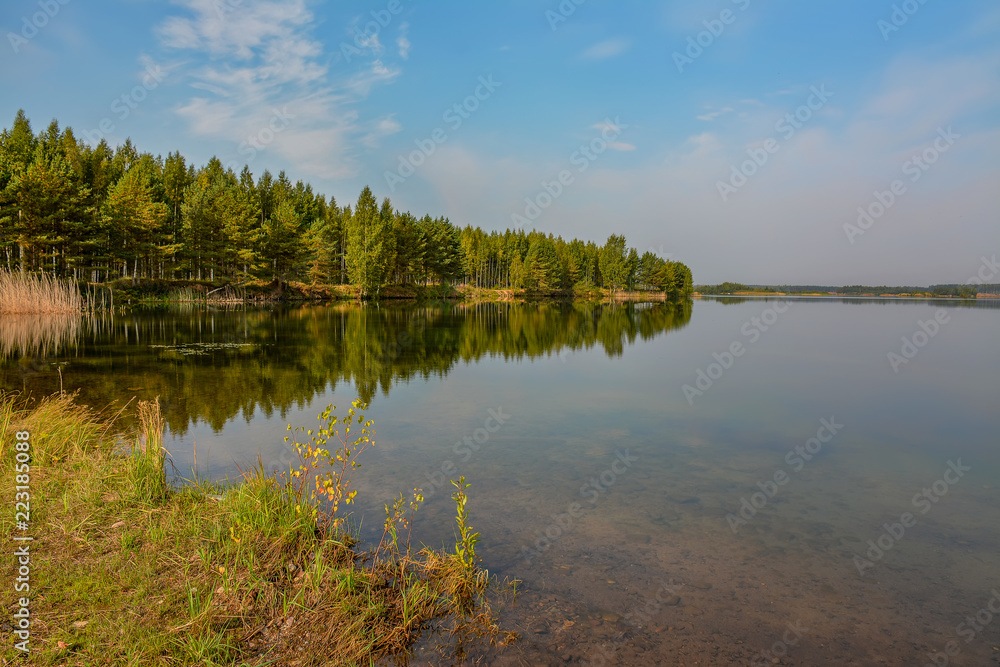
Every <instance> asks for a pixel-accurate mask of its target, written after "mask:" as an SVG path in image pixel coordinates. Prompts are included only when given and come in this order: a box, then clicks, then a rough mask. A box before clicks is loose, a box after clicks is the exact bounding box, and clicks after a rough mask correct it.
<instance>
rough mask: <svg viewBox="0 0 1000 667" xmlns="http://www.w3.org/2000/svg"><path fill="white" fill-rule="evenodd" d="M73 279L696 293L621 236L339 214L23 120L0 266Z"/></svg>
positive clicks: (361, 203) (275, 188)
mask: <svg viewBox="0 0 1000 667" xmlns="http://www.w3.org/2000/svg"><path fill="white" fill-rule="evenodd" d="M4 265H5V266H6V268H8V269H10V270H25V271H29V272H40V271H44V272H48V273H51V274H53V275H55V276H58V277H72V278H74V279H76V280H79V281H89V282H95V283H98V282H109V281H113V280H120V279H131V280H137V279H159V280H164V279H167V280H169V279H181V280H199V281H230V282H249V281H258V280H263V281H271V280H275V279H278V280H281V281H284V282H288V281H301V282H311V283H322V284H349V285H355V286H358V287H359V288H360V292H361V294H363V295H369V296H377V295H378V294H379V291H380V290H381V289H382V288H383V287H385V286H387V285H395V284H414V283H422V284H428V283H448V284H452V283H456V282H464V283H466V284H469V285H474V286H477V287H488V288H506V289H516V288H524V289H531V290H546V291H551V290H568V289H572V288H574V287H578V286H585V287H598V288H602V287H603V288H609V289H612V290H619V289H629V290H632V289H646V290H657V291H664V292H666V293H667V295H668V296H671V297H675V296H686V295H689V294H690V293H691V291H692V289H693V288H692V285H693V283H692V278H691V271H690V269H689V268H688V267H687V266H685V265H684V264H683V263H681V262H673V261H668V260H665V259H663V258H661V257H659V256H657V255H655V254H653V253H651V252H646V253H644V254H643V255H641V256H640V255H639V254H638V253H637V252H636V250H635V249H634V248H629V247H627V245H626V241H625V237H624V236H620V235H611V236H610V237H609V238H608V239H607V241H606V242H605V243H604V244H603V245H597V244H596V243H594V242H593V241H581V240H579V239H573V240H571V241H565V240H563V239H562V238H560V237H558V236H553V235H552V234H548V235H546V234H543V233H541V232H538V231H529V232H525V231H524V230H523V229H517V230H511V229H507V230H505V231H504V232H497V231H490V232H485V231H483V230H482V229H480V228H478V227H475V228H473V227H471V226H466V227H464V228H463V227H458V226H456V225H455V224H453V223H452V222H451V221H450V220H448V219H447V218H445V217H436V218H432V217H431V216H430V215H424V216H423V217H420V218H418V217H416V216H415V215H413V214H411V213H409V212H402V211H398V210H396V209H394V208H393V206H392V204H391V202H390V201H389V199H388V198H385V199H383V200H382V202H381V204H379V202H378V200H377V199H376V197H375V195H374V194H373V193H372V192H371V190H370V189H369V188H368V187H367V186H366V187H365V188H364V190H362V192H361V194H360V196H359V197H358V199H357V202H355V203H354V205H353V207H352V206H351V205H349V204H348V205H344V206H341V205H339V204H338V203H337V201H336V200H335V199H334V197H333V196H330V197H329V198H327V197H325V196H324V195H321V194H317V193H314V192H313V189H312V186H311V185H309V184H305V183H303V182H302V181H298V182H296V183H295V184H294V185H293V184H292V183H291V182H290V181H289V179H288V178H287V177H286V175H285V173H284V172H281V173H279V174H278V176H277V177H276V178H275V177H274V176H272V175H271V173H270V172H268V171H264V172H263V173H262V174H260V176H259V177H257V178H256V179H255V178H254V176H253V174H252V173H251V172H250V169H249V167H247V166H244V167H243V170H242V171H241V172H240V173H238V174H237V173H235V172H234V171H233V170H232V169H225V168H223V166H222V163H221V162H220V161H219V160H218V159H217V158H215V157H213V158H212V159H211V160H209V162H208V164H206V165H205V166H203V167H201V168H200V169H196V168H195V167H194V165H191V164H188V162H187V161H186V160H185V158H184V157H183V156H182V155H181V154H180V153H179V152H173V153H170V154H169V155H167V157H166V158H163V157H162V156H159V155H157V156H155V157H154V156H153V155H152V154H150V153H140V152H139V151H138V150H137V149H136V148H135V147H134V146H133V145H132V142H131V140H126V141H125V143H124V144H123V145H121V146H118V147H116V148H114V149H112V148H111V147H109V146H108V145H107V143H106V142H105V141H103V140H102V141H101V142H100V143H99V144H97V145H96V146H90V145H88V144H87V143H85V142H83V141H82V140H78V139H76V138H75V137H74V135H73V131H72V129H70V128H68V127H67V128H65V129H62V130H61V129H60V127H59V124H58V122H57V121H55V120H53V121H52V122H51V124H50V125H49V126H48V128H47V129H46V130H45V131H44V132H40V133H39V134H37V135H35V134H34V133H33V132H32V129H31V124H30V122H29V120H28V119H27V117H26V116H25V114H24V112H23V111H19V112H18V114H17V117H16V118H15V119H14V123H13V126H12V127H11V128H10V129H9V130H8V129H5V130H4V131H3V133H2V134H0V266H4Z"/></svg>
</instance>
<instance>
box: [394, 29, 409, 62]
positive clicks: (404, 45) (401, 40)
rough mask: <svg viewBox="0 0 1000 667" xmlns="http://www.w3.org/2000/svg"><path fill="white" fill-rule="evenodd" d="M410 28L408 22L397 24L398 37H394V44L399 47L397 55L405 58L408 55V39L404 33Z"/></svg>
mask: <svg viewBox="0 0 1000 667" xmlns="http://www.w3.org/2000/svg"><path fill="white" fill-rule="evenodd" d="M409 28H410V24H409V23H405V22H404V23H403V24H402V25H400V26H399V37H398V38H397V39H396V46H398V47H399V57H400V58H402V59H403V60H406V59H407V58H409V57H410V40H409V39H408V38H407V37H406V33H407V31H408V30H409Z"/></svg>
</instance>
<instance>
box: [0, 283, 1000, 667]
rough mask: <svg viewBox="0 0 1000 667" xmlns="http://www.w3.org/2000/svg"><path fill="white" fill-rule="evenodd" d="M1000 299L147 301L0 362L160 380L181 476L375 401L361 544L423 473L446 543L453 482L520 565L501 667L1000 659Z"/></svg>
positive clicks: (112, 380) (488, 551) (240, 457)
mask: <svg viewBox="0 0 1000 667" xmlns="http://www.w3.org/2000/svg"><path fill="white" fill-rule="evenodd" d="M786 304H791V305H786ZM997 305H998V304H994V303H982V302H980V303H974V302H973V303H970V302H957V301H926V302H924V301H900V300H887V299H868V300H865V299H851V300H839V299H792V300H789V301H785V300H774V299H726V300H721V299H720V300H709V299H705V300H699V301H696V302H694V303H693V305H692V304H687V305H685V306H669V305H660V304H658V305H644V306H594V305H584V304H576V305H569V304H542V305H538V304H535V305H532V304H524V305H508V304H502V305H482V306H427V307H414V306H374V305H369V306H366V307H355V306H329V307H306V308H295V309H289V310H235V311H186V312H177V311H157V312H148V313H138V314H133V315H129V316H124V317H121V316H119V317H116V318H114V319H108V320H104V321H92V322H85V323H84V324H83V325H81V326H78V327H77V329H74V331H73V332H72V334H71V335H68V336H62V337H61V338H58V337H57V338H53V339H52V340H49V341H48V342H47V343H46V344H45V345H44V346H43V347H37V346H36V347H34V348H32V347H30V345H29V344H28V343H25V342H23V341H31V340H36V339H38V338H39V337H44V336H42V335H40V334H36V335H35V336H34V338H32V336H31V335H27V334H25V333H24V332H18V334H17V335H18V337H17V338H16V339H13V338H12V340H14V341H15V342H10V343H8V342H7V341H6V340H4V341H0V342H4V343H5V345H6V347H4V348H3V349H4V354H5V359H4V361H3V362H2V364H0V373H2V383H3V384H2V386H3V387H4V388H8V389H11V388H16V389H21V388H27V389H30V390H31V391H32V392H33V393H34V394H35V395H40V394H44V393H48V392H51V391H55V390H58V388H59V376H58V373H57V372H56V369H57V368H61V369H62V381H63V383H64V385H65V388H66V389H67V390H72V389H79V390H80V392H81V399H82V400H84V401H86V402H88V403H90V404H92V405H98V406H102V405H105V404H107V403H109V402H110V401H112V400H114V401H116V402H117V404H119V405H120V404H121V403H124V402H125V401H126V400H127V397H131V396H133V395H136V396H138V397H140V398H152V397H155V396H159V397H160V399H161V403H162V404H163V406H164V411H165V413H166V415H167V418H168V423H169V427H170V430H171V435H170V437H168V439H167V447H168V449H169V450H170V452H171V455H172V459H173V463H174V465H175V466H176V469H177V472H178V474H179V475H182V476H186V475H189V474H190V471H191V470H192V467H193V464H194V454H195V451H197V467H198V473H199V474H201V475H203V476H210V477H225V476H233V475H234V474H235V473H236V467H235V464H236V463H240V464H243V463H247V462H250V461H252V460H255V459H256V457H257V455H258V453H259V454H260V456H261V458H262V459H263V460H264V462H265V464H266V465H268V466H270V467H274V468H283V467H285V466H287V464H288V462H289V461H290V457H288V455H287V452H286V451H285V450H284V448H283V447H284V446H283V444H282V438H283V436H284V435H285V426H286V424H288V423H292V424H295V425H308V426H311V425H313V424H314V423H316V422H315V417H316V414H317V413H318V412H319V411H320V410H321V409H322V407H324V406H325V405H326V404H328V403H334V404H336V405H337V406H339V407H341V408H342V410H341V411H344V410H346V407H347V406H349V404H350V402H351V400H352V399H353V398H355V397H357V396H358V395H361V396H364V397H365V398H366V399H368V400H370V401H371V408H370V410H369V411H368V415H369V416H370V417H372V418H373V419H374V420H375V427H376V431H377V437H376V441H377V446H376V448H375V449H374V450H370V451H369V452H367V453H366V456H365V460H364V467H363V468H362V470H361V472H360V473H359V475H358V477H357V478H356V481H357V485H358V488H359V489H360V495H359V499H360V500H362V503H361V504H360V505H359V511H360V512H363V513H364V522H363V525H362V535H363V537H365V538H368V539H374V538H375V537H377V535H376V530H377V529H378V528H380V524H381V517H382V505H383V504H384V503H385V502H388V501H389V500H390V499H391V497H393V496H394V495H395V494H396V493H397V492H399V491H403V492H406V491H408V490H411V489H413V488H414V487H422V488H423V489H424V490H425V495H427V496H428V501H427V503H426V504H425V506H424V508H423V509H422V510H421V512H420V514H419V515H418V517H419V518H418V522H417V526H416V529H415V533H414V540H417V541H424V542H427V543H429V544H431V545H441V544H442V543H445V544H450V543H451V542H452V541H453V533H454V531H453V524H452V523H451V522H452V520H453V519H452V516H453V515H452V509H453V508H452V501H451V500H450V498H449V497H448V496H449V493H450V484H446V483H445V475H444V474H443V473H442V472H441V471H442V470H444V471H447V472H448V473H451V474H450V475H449V476H451V477H457V476H458V475H465V476H466V478H467V480H468V481H470V482H471V483H472V487H471V489H470V493H471V500H470V507H471V512H472V519H473V524H474V526H475V527H476V529H477V530H479V531H480V532H481V533H482V535H483V542H482V543H481V545H480V547H479V552H480V554H481V555H482V557H483V564H484V565H485V566H486V567H487V568H489V569H490V570H491V571H492V572H495V573H497V574H500V575H504V576H511V577H516V578H518V579H521V580H522V581H523V584H522V586H521V590H522V594H521V595H520V596H519V599H518V603H517V605H516V606H514V607H513V608H511V609H510V610H509V611H508V612H507V621H508V623H510V624H511V625H512V626H514V627H515V628H516V629H518V630H519V631H520V632H522V634H523V639H522V641H521V642H520V643H518V644H517V645H515V646H514V647H512V648H510V649H508V650H506V651H505V652H503V653H502V654H499V655H495V654H494V655H490V656H488V661H489V662H490V663H492V664H555V663H559V664H563V663H567V662H568V663H578V662H580V661H587V662H589V663H592V664H603V663H605V662H606V663H617V664H688V665H690V664H725V663H730V662H732V663H738V664H739V663H742V664H748V663H753V662H757V663H759V664H775V663H774V659H778V660H780V664H802V665H827V664H828V665H870V664H913V665H923V664H933V662H932V660H933V659H934V656H935V654H938V655H937V658H936V659H937V662H938V663H939V664H943V663H942V661H943V660H944V657H945V656H944V654H943V652H944V651H945V650H946V647H948V649H949V650H951V652H952V653H953V654H954V653H955V651H956V650H957V651H958V653H957V654H954V655H951V656H948V664H951V665H983V664H1000V528H998V527H1000V490H998V484H1000V438H998V436H997V434H998V432H1000V411H998V409H997V408H998V403H997V396H998V389H1000V381H998V378H1000V349H998V348H997V345H996V340H997V332H998V331H1000V326H998V325H1000V308H997V307H996V306H997ZM935 315H937V316H938V318H939V319H938V321H937V324H938V326H937V327H936V329H935V327H934V326H933V325H932V324H931V322H932V321H933V320H934V318H935ZM755 318H756V319H755ZM921 322H923V324H924V330H925V331H933V333H934V335H933V336H930V335H927V334H925V335H924V336H923V337H921V336H919V335H916V334H917V332H920V331H921ZM47 326H48V327H49V329H51V328H52V327H51V325H47ZM49 329H46V331H48V330H49ZM44 335H45V336H49V335H50V334H44ZM915 335H916V340H915V341H914V337H915ZM904 336H905V337H906V338H908V339H910V340H911V341H914V342H915V343H923V344H922V345H920V346H917V345H914V346H913V348H907V349H906V350H904V349H903V341H902V340H901V338H902V337H904ZM18 341H20V342H18ZM18 345H20V346H21V347H20V348H19V347H18ZM731 350H732V351H735V352H737V353H738V354H736V355H734V356H733V357H732V358H731V359H730V358H729V357H728V356H727V354H726V352H727V351H731ZM25 352H26V354H25ZM904 352H906V354H905V355H904V354H903V353H904ZM713 353H714V354H715V355H717V356H714V357H713ZM889 353H895V354H897V355H899V356H900V358H902V359H904V360H905V361H899V360H898V359H897V360H896V368H895V369H894V368H893V365H892V364H891V363H890V360H889V357H888V355H889ZM911 353H913V354H911ZM712 364H717V365H716V366H712ZM699 371H702V372H704V373H705V377H704V378H702V379H701V383H700V384H698V378H699ZM713 378H714V379H713ZM709 380H710V381H711V384H710V386H708V381H709ZM684 385H689V386H690V387H693V388H694V389H696V390H698V391H700V392H702V393H701V394H697V393H695V392H693V391H691V390H690V389H689V390H688V392H687V395H686V394H685V389H684ZM689 398H690V400H688V399H689ZM491 415H492V419H491ZM498 416H499V420H498V419H497V417H498ZM501 420H502V422H503V423H502V424H500V423H499V421H501ZM821 427H822V430H821ZM490 431H492V432H490ZM465 438H468V440H465ZM810 439H813V440H810ZM797 448H798V451H797ZM445 487H448V488H445ZM925 489H926V494H925V495H924V496H923V497H921V496H920V494H922V493H924V490H925ZM741 508H742V514H741ZM907 513H908V514H907ZM907 517H909V518H907ZM896 524H898V525H896ZM904 524H905V525H904ZM378 532H379V533H380V532H381V531H380V530H379V531H378ZM869 540H871V544H869ZM991 603H992V605H993V608H994V609H995V610H997V612H991V611H990V610H989V605H990V604H991ZM977 616H978V618H977ZM949 642H954V643H953V644H951V645H949Z"/></svg>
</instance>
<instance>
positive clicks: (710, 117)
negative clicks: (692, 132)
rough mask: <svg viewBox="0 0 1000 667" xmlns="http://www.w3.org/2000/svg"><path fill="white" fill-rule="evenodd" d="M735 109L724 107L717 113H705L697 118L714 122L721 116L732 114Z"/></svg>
mask: <svg viewBox="0 0 1000 667" xmlns="http://www.w3.org/2000/svg"><path fill="white" fill-rule="evenodd" d="M733 111H734V109H733V108H732V107H723V108H722V109H717V110H715V111H709V112H707V113H703V114H702V115H700V116H695V117H696V118H697V119H698V120H704V121H713V120H715V119H716V118H718V117H719V116H725V115H726V114H727V113H732V112H733Z"/></svg>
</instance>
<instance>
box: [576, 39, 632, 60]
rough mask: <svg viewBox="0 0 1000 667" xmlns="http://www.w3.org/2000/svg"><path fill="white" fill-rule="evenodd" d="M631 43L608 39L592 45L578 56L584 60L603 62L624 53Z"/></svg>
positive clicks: (623, 40) (624, 40)
mask: <svg viewBox="0 0 1000 667" xmlns="http://www.w3.org/2000/svg"><path fill="white" fill-rule="evenodd" d="M630 45H631V42H630V41H629V40H627V39H624V38H616V39H608V40H605V41H603V42H598V43H597V44H594V45H593V46H591V47H590V48H588V49H587V50H586V51H584V52H583V53H581V54H580V57H581V58H583V59H584V60H605V59H607V58H614V57H615V56H617V55H620V54H622V53H624V52H625V51H626V50H627V49H628V47H629V46H630Z"/></svg>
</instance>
